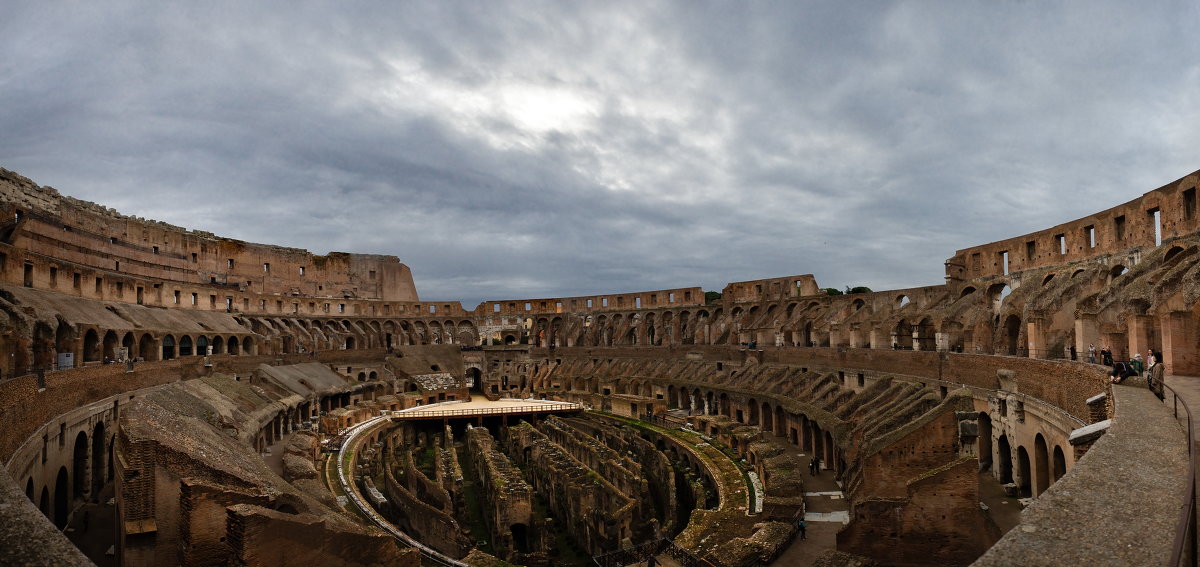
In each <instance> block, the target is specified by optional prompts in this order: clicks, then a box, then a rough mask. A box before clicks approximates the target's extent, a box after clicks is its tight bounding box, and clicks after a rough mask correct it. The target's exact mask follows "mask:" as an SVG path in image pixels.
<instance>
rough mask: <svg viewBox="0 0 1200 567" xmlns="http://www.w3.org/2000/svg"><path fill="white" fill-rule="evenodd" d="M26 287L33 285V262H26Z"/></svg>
mask: <svg viewBox="0 0 1200 567" xmlns="http://www.w3.org/2000/svg"><path fill="white" fill-rule="evenodd" d="M24 280H25V287H33V264H31V263H29V262H26V263H25V278H24Z"/></svg>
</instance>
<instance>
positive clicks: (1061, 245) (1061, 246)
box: [1054, 234, 1067, 255]
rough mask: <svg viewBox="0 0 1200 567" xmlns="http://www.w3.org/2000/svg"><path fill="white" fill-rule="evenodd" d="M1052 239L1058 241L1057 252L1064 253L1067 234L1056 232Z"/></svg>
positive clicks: (1065, 251)
mask: <svg viewBox="0 0 1200 567" xmlns="http://www.w3.org/2000/svg"><path fill="white" fill-rule="evenodd" d="M1054 241H1055V242H1057V243H1058V253H1059V254H1061V255H1065V254H1066V253H1067V235H1065V234H1056V235H1054Z"/></svg>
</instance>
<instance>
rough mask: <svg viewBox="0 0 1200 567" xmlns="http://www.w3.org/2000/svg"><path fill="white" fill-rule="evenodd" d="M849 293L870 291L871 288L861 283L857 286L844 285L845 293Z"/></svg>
mask: <svg viewBox="0 0 1200 567" xmlns="http://www.w3.org/2000/svg"><path fill="white" fill-rule="evenodd" d="M851 293H871V288H869V287H867V286H863V285H860V286H857V287H850V286H846V294H847V295H849V294H851Z"/></svg>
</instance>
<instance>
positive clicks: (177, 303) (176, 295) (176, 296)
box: [175, 290, 179, 305]
mask: <svg viewBox="0 0 1200 567" xmlns="http://www.w3.org/2000/svg"><path fill="white" fill-rule="evenodd" d="M175 305H179V290H175Z"/></svg>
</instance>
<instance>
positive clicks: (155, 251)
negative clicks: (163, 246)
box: [151, 246, 158, 254]
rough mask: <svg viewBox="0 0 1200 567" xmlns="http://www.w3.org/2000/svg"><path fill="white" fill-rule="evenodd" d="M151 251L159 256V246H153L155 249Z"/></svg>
mask: <svg viewBox="0 0 1200 567" xmlns="http://www.w3.org/2000/svg"><path fill="white" fill-rule="evenodd" d="M151 250H152V251H153V252H154V253H155V254H158V247H157V246H153V247H151Z"/></svg>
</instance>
